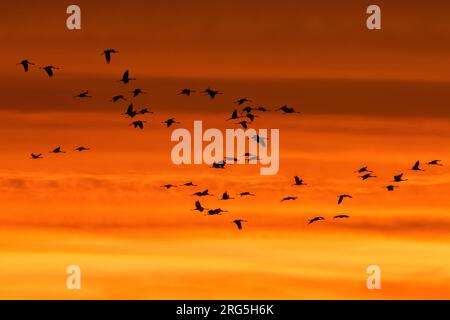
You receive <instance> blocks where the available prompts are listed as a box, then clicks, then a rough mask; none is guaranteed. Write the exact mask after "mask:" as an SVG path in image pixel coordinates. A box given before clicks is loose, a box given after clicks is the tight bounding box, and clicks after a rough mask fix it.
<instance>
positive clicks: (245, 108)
mask: <svg viewBox="0 0 450 320" xmlns="http://www.w3.org/2000/svg"><path fill="white" fill-rule="evenodd" d="M253 110H255V108H253V107H252V106H245V107H244V108H242V113H244V112H245V113H250V112H252V111H253Z"/></svg>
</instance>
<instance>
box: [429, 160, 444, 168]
mask: <svg viewBox="0 0 450 320" xmlns="http://www.w3.org/2000/svg"><path fill="white" fill-rule="evenodd" d="M441 162H442V160H432V161H430V162H427V164H429V165H434V166H441V167H442V166H443V164H442V163H441Z"/></svg>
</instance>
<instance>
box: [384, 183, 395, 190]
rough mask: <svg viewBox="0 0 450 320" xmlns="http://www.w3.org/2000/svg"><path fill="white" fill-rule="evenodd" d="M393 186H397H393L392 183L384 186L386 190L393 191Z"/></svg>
mask: <svg viewBox="0 0 450 320" xmlns="http://www.w3.org/2000/svg"><path fill="white" fill-rule="evenodd" d="M395 188H398V186H394V185H392V184H390V185H388V186H386V189H387V191H394V189H395Z"/></svg>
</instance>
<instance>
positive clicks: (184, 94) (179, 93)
mask: <svg viewBox="0 0 450 320" xmlns="http://www.w3.org/2000/svg"><path fill="white" fill-rule="evenodd" d="M193 92H195V90H191V89H188V88H184V89H183V90H181V91H180V92H178V95H183V96H186V97H189V96H190V95H191V94H192V93H193Z"/></svg>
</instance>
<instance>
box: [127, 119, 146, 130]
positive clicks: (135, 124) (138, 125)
mask: <svg viewBox="0 0 450 320" xmlns="http://www.w3.org/2000/svg"><path fill="white" fill-rule="evenodd" d="M146 122H147V121H142V120H136V121H133V122H132V123H130V126H133V127H134V128H139V129H141V130H142V129H144V123H146Z"/></svg>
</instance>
